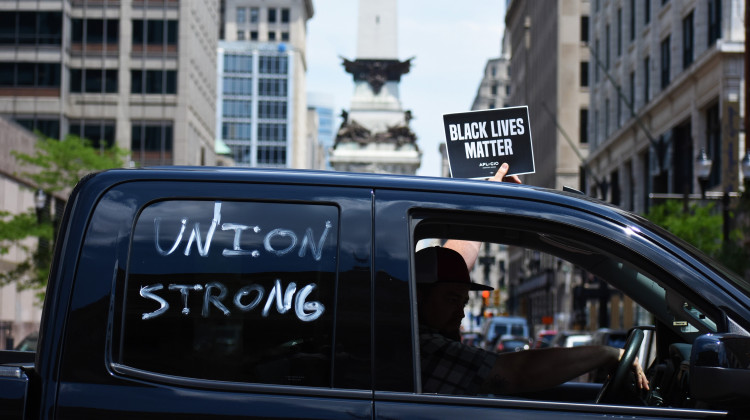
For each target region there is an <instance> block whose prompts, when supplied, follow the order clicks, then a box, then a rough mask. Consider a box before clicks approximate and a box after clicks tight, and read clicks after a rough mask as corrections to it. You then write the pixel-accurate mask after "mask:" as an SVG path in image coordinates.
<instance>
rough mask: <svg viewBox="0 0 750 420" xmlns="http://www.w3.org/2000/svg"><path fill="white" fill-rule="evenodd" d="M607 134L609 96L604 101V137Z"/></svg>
mask: <svg viewBox="0 0 750 420" xmlns="http://www.w3.org/2000/svg"><path fill="white" fill-rule="evenodd" d="M607 136H609V98H607V99H606V100H605V101H604V138H605V139H606V138H607Z"/></svg>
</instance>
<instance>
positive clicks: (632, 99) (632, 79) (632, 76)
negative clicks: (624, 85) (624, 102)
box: [628, 71, 635, 117]
mask: <svg viewBox="0 0 750 420" xmlns="http://www.w3.org/2000/svg"><path fill="white" fill-rule="evenodd" d="M629 97H630V114H628V117H631V116H632V115H633V110H634V109H635V72H634V71H631V72H630V96H629Z"/></svg>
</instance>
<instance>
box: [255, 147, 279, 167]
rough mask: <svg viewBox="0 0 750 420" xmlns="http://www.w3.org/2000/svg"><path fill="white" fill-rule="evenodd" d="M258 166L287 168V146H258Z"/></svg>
mask: <svg viewBox="0 0 750 420" xmlns="http://www.w3.org/2000/svg"><path fill="white" fill-rule="evenodd" d="M256 158H257V162H258V165H263V166H286V146H258V152H257V154H256Z"/></svg>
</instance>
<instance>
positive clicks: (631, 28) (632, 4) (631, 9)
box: [630, 0, 635, 42]
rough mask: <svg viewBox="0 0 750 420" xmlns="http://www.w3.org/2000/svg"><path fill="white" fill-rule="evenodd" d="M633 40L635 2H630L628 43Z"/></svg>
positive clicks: (632, 0)
mask: <svg viewBox="0 0 750 420" xmlns="http://www.w3.org/2000/svg"><path fill="white" fill-rule="evenodd" d="M634 40H635V0H630V41H631V42H632V41H634Z"/></svg>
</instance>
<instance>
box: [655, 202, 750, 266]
mask: <svg viewBox="0 0 750 420" xmlns="http://www.w3.org/2000/svg"><path fill="white" fill-rule="evenodd" d="M645 217H646V218H647V219H649V220H651V221H652V222H654V223H656V224H657V225H659V226H661V227H663V228H665V229H667V230H668V231H670V232H672V233H673V234H675V235H676V236H678V237H680V238H681V239H683V240H685V241H686V242H688V243H690V244H692V245H693V246H695V247H696V248H698V249H700V250H701V251H703V252H704V253H705V254H707V255H709V256H711V257H713V258H714V259H716V260H717V261H719V262H721V263H722V264H724V265H725V266H726V267H727V268H730V269H732V270H734V271H735V272H736V273H740V274H742V273H744V272H745V270H746V269H747V267H748V260H750V259H749V258H748V257H749V256H748V255H747V249H745V247H743V246H742V245H741V244H742V242H743V240H744V238H743V232H742V229H734V230H732V231H730V234H729V240H728V241H724V240H723V237H722V232H723V229H722V227H723V223H724V219H723V216H722V214H721V213H720V212H719V211H717V210H716V205H715V204H714V203H708V204H692V205H690V207H689V209H688V211H687V212H685V211H684V209H683V202H682V201H681V200H667V201H665V202H664V203H662V204H659V205H656V206H653V207H652V208H651V210H650V211H649V212H648V213H647V214H645Z"/></svg>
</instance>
